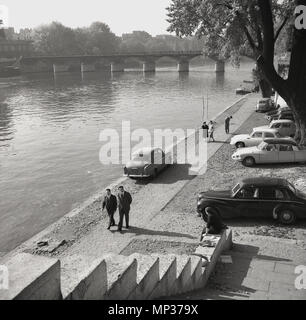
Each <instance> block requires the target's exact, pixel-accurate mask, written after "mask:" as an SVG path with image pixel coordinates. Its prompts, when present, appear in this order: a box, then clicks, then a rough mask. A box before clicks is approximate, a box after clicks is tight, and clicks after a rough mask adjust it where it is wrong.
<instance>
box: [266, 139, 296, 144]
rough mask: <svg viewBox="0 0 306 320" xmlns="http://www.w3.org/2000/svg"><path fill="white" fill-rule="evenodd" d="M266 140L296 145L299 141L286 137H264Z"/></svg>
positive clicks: (273, 142) (267, 141)
mask: <svg viewBox="0 0 306 320" xmlns="http://www.w3.org/2000/svg"><path fill="white" fill-rule="evenodd" d="M264 142H266V143H272V144H291V145H294V146H296V145H297V143H296V142H295V141H294V140H290V139H284V138H267V139H264Z"/></svg>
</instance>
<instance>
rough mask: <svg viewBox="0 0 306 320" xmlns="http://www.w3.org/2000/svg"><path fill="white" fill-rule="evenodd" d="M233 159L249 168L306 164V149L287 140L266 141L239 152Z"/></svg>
mask: <svg viewBox="0 0 306 320" xmlns="http://www.w3.org/2000/svg"><path fill="white" fill-rule="evenodd" d="M232 159H233V160H235V161H240V162H242V163H243V165H245V166H247V167H251V166H254V165H255V164H264V163H290V162H291V163H295V162H306V149H303V148H301V147H299V146H298V145H297V144H296V142H293V141H288V140H287V139H265V140H264V141H263V142H262V143H261V144H260V145H259V146H257V147H251V148H244V149H239V150H237V151H236V152H235V153H234V154H233V155H232Z"/></svg>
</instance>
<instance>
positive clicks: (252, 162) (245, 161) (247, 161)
mask: <svg viewBox="0 0 306 320" xmlns="http://www.w3.org/2000/svg"><path fill="white" fill-rule="evenodd" d="M255 163H256V162H255V159H254V158H253V157H246V158H245V159H243V161H242V164H243V165H244V166H246V167H253V166H254V165H255Z"/></svg>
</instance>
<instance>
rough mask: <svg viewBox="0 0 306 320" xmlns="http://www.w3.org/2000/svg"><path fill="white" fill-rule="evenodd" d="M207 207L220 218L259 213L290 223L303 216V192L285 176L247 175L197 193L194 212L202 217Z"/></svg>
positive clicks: (305, 199) (305, 214)
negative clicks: (229, 184)
mask: <svg viewBox="0 0 306 320" xmlns="http://www.w3.org/2000/svg"><path fill="white" fill-rule="evenodd" d="M207 207H213V208H214V209H215V210H216V211H217V212H218V213H219V215H220V216H221V218H222V219H231V218H251V217H253V218H259V217H261V218H273V219H275V220H278V221H280V222H281V223H283V224H292V223H294V222H295V221H296V219H305V218H306V194H305V193H302V192H301V191H299V190H297V189H296V188H295V187H294V186H293V185H292V184H291V183H290V182H288V181H287V180H285V179H279V178H268V177H260V178H249V179H243V180H241V181H239V182H238V183H237V184H236V185H235V186H234V187H233V189H231V190H225V191H208V192H202V193H200V194H199V195H198V197H197V212H198V213H199V214H202V216H203V218H204V220H205V219H206V218H207V217H206V214H205V208H207Z"/></svg>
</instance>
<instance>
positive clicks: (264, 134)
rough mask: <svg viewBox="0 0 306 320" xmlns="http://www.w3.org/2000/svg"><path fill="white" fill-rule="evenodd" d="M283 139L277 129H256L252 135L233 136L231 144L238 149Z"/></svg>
mask: <svg viewBox="0 0 306 320" xmlns="http://www.w3.org/2000/svg"><path fill="white" fill-rule="evenodd" d="M267 138H281V135H280V134H279V132H278V130H277V129H269V128H254V129H253V132H252V133H251V134H238V135H236V136H233V137H232V139H231V141H230V144H231V145H232V146H235V147H236V148H244V147H254V146H258V145H259V144H260V143H261V142H262V141H263V140H264V139H267Z"/></svg>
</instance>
